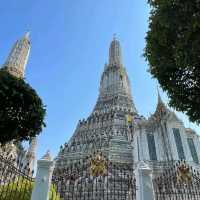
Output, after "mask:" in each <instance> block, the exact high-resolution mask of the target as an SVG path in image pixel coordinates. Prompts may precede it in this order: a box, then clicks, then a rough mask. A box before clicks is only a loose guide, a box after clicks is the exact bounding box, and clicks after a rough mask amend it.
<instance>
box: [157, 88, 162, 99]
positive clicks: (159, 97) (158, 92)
mask: <svg viewBox="0 0 200 200" xmlns="http://www.w3.org/2000/svg"><path fill="white" fill-rule="evenodd" d="M157 94H158V103H161V102H162V99H161V96H160V91H159V86H158V85H157Z"/></svg>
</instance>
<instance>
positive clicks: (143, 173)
mask: <svg viewBox="0 0 200 200" xmlns="http://www.w3.org/2000/svg"><path fill="white" fill-rule="evenodd" d="M136 189H137V190H136V200H154V199H155V197H154V189H153V183H152V170H151V169H150V168H149V166H148V165H147V164H146V163H144V161H140V162H139V163H138V165H137V167H136Z"/></svg>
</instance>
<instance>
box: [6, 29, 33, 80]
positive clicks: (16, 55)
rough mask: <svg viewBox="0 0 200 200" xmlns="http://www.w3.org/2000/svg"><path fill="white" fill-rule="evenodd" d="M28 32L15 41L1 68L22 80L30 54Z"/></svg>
mask: <svg viewBox="0 0 200 200" xmlns="http://www.w3.org/2000/svg"><path fill="white" fill-rule="evenodd" d="M29 35H30V32H26V33H25V35H24V36H23V37H22V38H21V39H19V40H17V41H16V43H15V44H14V46H13V48H12V50H11V52H10V54H9V56H8V58H7V60H6V62H5V64H4V65H3V67H4V68H5V69H6V70H7V71H8V72H9V73H11V74H12V75H13V76H16V77H18V78H23V77H24V73H25V68H26V64H27V61H28V57H29V52H30V39H29Z"/></svg>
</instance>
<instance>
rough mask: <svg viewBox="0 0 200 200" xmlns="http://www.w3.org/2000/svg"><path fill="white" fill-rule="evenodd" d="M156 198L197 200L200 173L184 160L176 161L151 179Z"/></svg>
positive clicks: (199, 187) (158, 199)
mask: <svg viewBox="0 0 200 200" xmlns="http://www.w3.org/2000/svg"><path fill="white" fill-rule="evenodd" d="M153 184H154V191H155V197H156V200H165V199H167V200H172V199H173V200H179V199H180V200H199V199H200V174H199V172H198V171H196V170H194V169H193V168H192V167H190V166H189V165H188V164H187V163H186V162H185V161H178V162H177V163H176V164H175V165H174V166H172V167H170V168H169V169H166V170H165V171H164V172H163V173H162V175H161V176H159V177H157V178H155V179H154V180H153Z"/></svg>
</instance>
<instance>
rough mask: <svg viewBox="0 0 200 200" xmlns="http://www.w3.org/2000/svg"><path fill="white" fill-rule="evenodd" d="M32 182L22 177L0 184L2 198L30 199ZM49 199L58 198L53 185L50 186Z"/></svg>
mask: <svg viewBox="0 0 200 200" xmlns="http://www.w3.org/2000/svg"><path fill="white" fill-rule="evenodd" d="M33 186H34V183H33V182H31V181H28V180H24V179H23V178H19V180H17V181H14V182H12V183H9V184H5V185H1V186H0V196H1V199H2V200H31V194H32V190H33ZM49 200H60V197H59V195H58V194H57V192H56V190H55V187H53V186H51V190H50V192H49Z"/></svg>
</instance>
